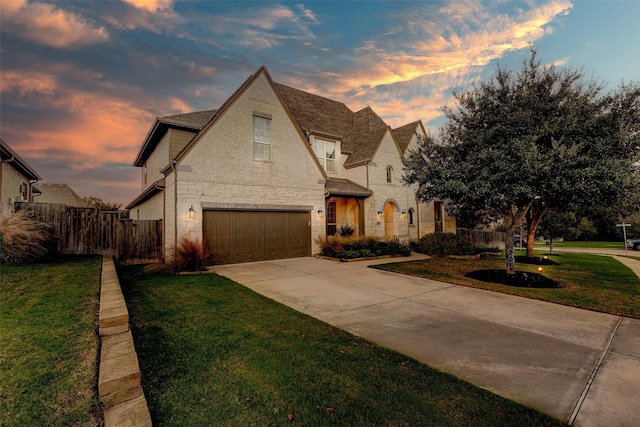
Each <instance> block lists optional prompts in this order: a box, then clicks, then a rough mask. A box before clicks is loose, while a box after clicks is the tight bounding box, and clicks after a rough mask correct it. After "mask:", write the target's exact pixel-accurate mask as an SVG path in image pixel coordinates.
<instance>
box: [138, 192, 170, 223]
mask: <svg viewBox="0 0 640 427" xmlns="http://www.w3.org/2000/svg"><path fill="white" fill-rule="evenodd" d="M164 195H165V193H164V191H161V192H160V193H158V194H156V195H155V196H153V197H151V198H150V199H148V200H146V201H144V202H143V203H141V204H139V205H138V206H136V208H135V212H134V213H135V215H132V217H134V218H135V219H140V220H143V219H154V220H155V219H163V218H164Z"/></svg>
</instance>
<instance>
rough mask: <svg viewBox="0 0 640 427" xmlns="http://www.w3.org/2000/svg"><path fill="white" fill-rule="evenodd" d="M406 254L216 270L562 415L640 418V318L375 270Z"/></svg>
mask: <svg viewBox="0 0 640 427" xmlns="http://www.w3.org/2000/svg"><path fill="white" fill-rule="evenodd" d="M420 258H424V257H422V256H420V255H414V256H412V257H411V259H420ZM401 260H406V258H402V259H392V260H378V261H362V262H351V263H339V262H335V261H330V260H324V259H319V258H296V259H287V260H278V261H268V262H260V263H250V264H236V265H227V266H218V267H215V268H214V270H215V271H216V272H217V273H218V274H220V275H223V276H226V277H229V278H230V279H232V280H234V281H236V282H238V283H240V284H242V285H245V286H247V287H249V288H250V289H253V290H254V291H256V292H258V293H260V294H263V295H265V296H267V297H269V298H271V299H273V300H275V301H278V302H280V303H282V304H284V305H287V306H289V307H291V308H293V309H295V310H298V311H300V312H302V313H306V314H308V315H310V316H313V317H316V318H318V319H320V320H323V321H325V322H327V323H329V324H331V325H334V326H336V327H338V328H341V329H344V330H346V331H349V332H351V333H353V334H355V335H358V336H361V337H363V338H366V339H367V340H370V341H372V342H375V343H377V344H379V345H381V346H383V347H387V348H391V349H394V350H396V351H398V352H400V353H403V354H405V355H408V356H410V357H413V358H415V359H416V360H419V361H421V362H423V363H425V364H427V365H429V366H432V367H434V368H437V369H440V370H443V371H445V372H449V373H451V374H453V375H455V376H457V377H459V378H462V379H464V380H466V381H469V382H471V383H473V384H476V385H478V386H480V387H483V388H486V389H488V390H490V391H492V392H494V393H496V394H499V395H501V396H504V397H507V398H509V399H513V400H515V401H517V402H520V403H523V404H525V405H528V406H531V407H534V408H536V409H538V410H540V411H542V412H545V413H548V414H551V415H553V416H555V417H557V418H559V419H561V420H564V421H567V422H570V423H573V424H575V425H580V426H605V425H606V426H623V425H625V426H640V321H639V320H635V319H629V318H621V317H618V316H613V315H608V314H603V313H596V312H592V311H588V310H581V309H577V308H571V307H566V306H562V305H558V304H552V303H547V302H541V301H537V300H532V299H527V298H520V297H515V296H510V295H504V294H500V293H495V292H490V291H484V290H479V289H473V288H468V287H464V286H457V285H451V284H448V283H443V282H438V281H434V280H429V279H420V278H415V277H409V276H404V275H400V274H395V273H389V272H384V271H380V270H376V269H371V268H367V266H369V265H371V264H379V263H384V262H395V261H401ZM639 264H640V262H639Z"/></svg>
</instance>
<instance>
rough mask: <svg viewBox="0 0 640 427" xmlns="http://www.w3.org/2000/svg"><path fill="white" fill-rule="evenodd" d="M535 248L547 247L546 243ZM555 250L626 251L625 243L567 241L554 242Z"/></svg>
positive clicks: (538, 244)
mask: <svg viewBox="0 0 640 427" xmlns="http://www.w3.org/2000/svg"><path fill="white" fill-rule="evenodd" d="M535 246H546V247H547V248H548V247H549V245H547V244H546V243H536V244H535ZM553 247H554V248H588V249H624V247H625V243H624V242H622V241H620V242H594V241H567V242H553Z"/></svg>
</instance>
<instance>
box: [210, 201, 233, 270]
mask: <svg viewBox="0 0 640 427" xmlns="http://www.w3.org/2000/svg"><path fill="white" fill-rule="evenodd" d="M231 214H232V213H231V212H226V211H219V212H213V211H205V212H204V216H203V218H204V219H203V222H204V224H203V233H204V241H205V244H206V245H207V248H208V249H209V251H211V253H212V254H213V257H214V260H215V262H216V263H217V264H229V263H231V262H233V261H232V259H231V255H232V252H233V251H232V246H231V244H232V235H233V232H232V228H231V220H232V215H231Z"/></svg>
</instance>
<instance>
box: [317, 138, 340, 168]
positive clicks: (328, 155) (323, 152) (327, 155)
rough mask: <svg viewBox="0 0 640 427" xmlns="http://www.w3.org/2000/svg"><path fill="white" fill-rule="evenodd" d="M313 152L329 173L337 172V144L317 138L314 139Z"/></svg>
mask: <svg viewBox="0 0 640 427" xmlns="http://www.w3.org/2000/svg"><path fill="white" fill-rule="evenodd" d="M313 152H314V153H316V157H317V158H318V161H319V162H320V164H321V165H322V167H323V168H324V170H325V171H327V172H336V143H335V141H329V140H327V139H322V138H318V137H315V138H313Z"/></svg>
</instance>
